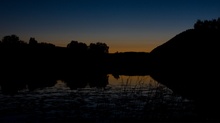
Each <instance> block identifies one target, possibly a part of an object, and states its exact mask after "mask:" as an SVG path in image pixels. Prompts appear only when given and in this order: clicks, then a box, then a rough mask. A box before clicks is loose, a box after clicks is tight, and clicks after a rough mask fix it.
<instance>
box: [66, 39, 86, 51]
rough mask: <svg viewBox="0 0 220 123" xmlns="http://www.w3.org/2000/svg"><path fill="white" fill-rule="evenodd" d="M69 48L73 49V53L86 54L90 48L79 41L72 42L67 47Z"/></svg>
mask: <svg viewBox="0 0 220 123" xmlns="http://www.w3.org/2000/svg"><path fill="white" fill-rule="evenodd" d="M67 48H69V49H71V51H73V52H77V53H84V52H86V51H87V49H88V46H87V45H86V44H85V43H81V42H78V41H71V42H70V43H69V44H68V45H67Z"/></svg>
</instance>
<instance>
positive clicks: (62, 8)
mask: <svg viewBox="0 0 220 123" xmlns="http://www.w3.org/2000/svg"><path fill="white" fill-rule="evenodd" d="M0 16H1V18H0V39H2V37H4V36H6V35H11V34H16V35H17V36H19V37H20V39H21V40H23V41H25V42H28V41H29V38H30V37H35V39H36V40H37V41H38V42H48V43H53V44H55V45H57V46H66V45H67V44H68V43H69V42H70V41H71V40H76V41H79V42H84V43H86V44H88V45H89V44H90V43H95V42H103V43H106V44H107V45H108V46H109V47H110V52H116V51H119V52H124V51H143V52H149V51H151V50H152V49H153V48H155V47H156V46H158V45H161V44H162V43H164V42H166V41H168V40H169V39H170V38H172V37H174V36H175V35H176V34H178V33H180V32H182V31H184V30H186V29H190V28H193V24H194V23H195V22H196V21H197V20H198V19H201V20H205V19H207V20H210V19H217V18H218V17H220V0H0Z"/></svg>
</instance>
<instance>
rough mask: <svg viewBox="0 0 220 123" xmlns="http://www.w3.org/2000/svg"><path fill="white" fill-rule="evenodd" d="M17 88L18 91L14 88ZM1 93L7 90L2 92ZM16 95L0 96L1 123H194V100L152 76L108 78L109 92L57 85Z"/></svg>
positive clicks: (87, 87) (106, 88) (24, 91)
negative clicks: (177, 93)
mask: <svg viewBox="0 0 220 123" xmlns="http://www.w3.org/2000/svg"><path fill="white" fill-rule="evenodd" d="M11 86H13V85H11ZM1 88H2V87H1ZM29 88H30V87H29V86H28V85H26V86H24V88H22V89H20V90H18V91H17V93H15V94H5V93H3V91H2V89H3V88H2V89H1V91H0V122H1V123H2V122H34V123H35V122H37V123H38V122H129V121H130V122H142V121H143V122H144V121H194V120H195V119H196V117H197V114H196V113H195V112H194V104H193V101H192V100H188V99H185V98H183V97H181V96H179V95H175V94H174V93H173V92H172V90H170V89H169V88H167V87H166V86H164V85H162V84H160V83H158V82H157V81H155V80H153V79H152V78H151V77H150V76H124V75H120V76H119V78H118V79H115V78H114V77H113V76H112V75H108V84H107V85H106V86H105V87H91V85H90V84H87V85H86V86H85V87H82V88H76V89H72V88H71V87H69V86H68V83H67V82H65V81H62V80H57V81H56V83H55V84H54V85H52V86H48V87H39V88H36V89H31V90H30V89H29Z"/></svg>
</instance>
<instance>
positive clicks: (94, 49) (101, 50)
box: [89, 42, 109, 54]
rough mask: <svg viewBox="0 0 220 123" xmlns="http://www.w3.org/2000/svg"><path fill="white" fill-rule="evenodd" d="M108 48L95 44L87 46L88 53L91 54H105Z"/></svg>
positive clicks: (101, 44) (102, 44) (105, 45)
mask: <svg viewBox="0 0 220 123" xmlns="http://www.w3.org/2000/svg"><path fill="white" fill-rule="evenodd" d="M108 49H109V47H108V46H107V44H105V43H101V42H97V43H91V44H90V45H89V52H91V53H92V54H107V53H108Z"/></svg>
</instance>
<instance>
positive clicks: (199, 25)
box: [194, 18, 220, 30]
mask: <svg viewBox="0 0 220 123" xmlns="http://www.w3.org/2000/svg"><path fill="white" fill-rule="evenodd" d="M194 29H198V30H210V29H215V30H219V29H220V18H218V19H213V20H204V21H201V20H197V22H196V23H195V24H194Z"/></svg>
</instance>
